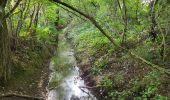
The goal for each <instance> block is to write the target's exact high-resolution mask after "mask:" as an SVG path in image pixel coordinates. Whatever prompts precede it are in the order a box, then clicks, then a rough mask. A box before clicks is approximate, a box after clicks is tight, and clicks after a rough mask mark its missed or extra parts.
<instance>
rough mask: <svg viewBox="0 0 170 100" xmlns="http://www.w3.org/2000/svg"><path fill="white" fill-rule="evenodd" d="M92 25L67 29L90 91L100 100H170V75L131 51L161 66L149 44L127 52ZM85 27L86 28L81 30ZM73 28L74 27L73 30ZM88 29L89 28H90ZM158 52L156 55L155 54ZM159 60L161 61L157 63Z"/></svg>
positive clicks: (68, 37)
mask: <svg viewBox="0 0 170 100" xmlns="http://www.w3.org/2000/svg"><path fill="white" fill-rule="evenodd" d="M87 25H88V24H86V23H85V24H78V26H76V25H73V26H74V27H73V26H72V27H71V25H70V26H69V27H68V28H67V30H66V32H65V33H66V36H67V39H68V41H71V43H72V46H73V48H74V49H75V51H76V53H75V56H76V59H77V61H78V66H79V67H80V69H81V70H82V75H81V76H82V77H83V78H84V80H85V81H86V84H87V88H89V89H91V90H93V91H94V94H96V97H98V99H99V100H111V99H113V100H114V99H127V100H130V99H150V98H152V99H165V100H167V99H168V97H170V90H169V89H170V79H169V76H168V75H166V74H161V73H160V71H158V70H156V69H154V68H152V67H150V65H148V64H147V63H145V62H143V61H141V60H139V59H136V58H135V57H133V56H132V55H131V54H130V52H135V53H136V54H138V55H141V57H145V58H146V57H148V58H146V59H147V60H150V59H152V62H155V63H158V64H159V62H161V61H160V60H159V57H158V56H159V55H157V54H156V52H157V51H156V50H154V51H152V52H150V50H152V46H151V45H155V46H156V45H157V44H153V43H150V42H148V43H147V40H146V41H143V43H145V42H146V44H143V43H140V45H139V46H138V47H137V48H134V49H131V50H129V52H125V51H122V50H119V49H118V48H114V47H113V46H112V45H110V42H108V41H107V39H106V38H105V37H103V36H102V35H100V33H94V34H92V33H93V32H95V31H94V28H91V27H89V26H87ZM81 26H83V27H85V28H81ZM70 27H71V28H70ZM87 28H88V29H87ZM152 53H154V54H152ZM156 61H157V62H156Z"/></svg>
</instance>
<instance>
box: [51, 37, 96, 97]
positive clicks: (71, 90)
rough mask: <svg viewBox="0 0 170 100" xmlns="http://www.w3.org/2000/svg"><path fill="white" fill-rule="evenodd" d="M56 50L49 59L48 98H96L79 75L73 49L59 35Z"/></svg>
mask: <svg viewBox="0 0 170 100" xmlns="http://www.w3.org/2000/svg"><path fill="white" fill-rule="evenodd" d="M61 38H62V40H60V41H59V46H58V52H57V54H56V56H55V57H54V59H53V60H52V61H51V66H50V69H51V70H52V73H51V76H50V82H49V87H51V89H49V94H48V100H97V99H96V98H95V97H94V96H93V95H92V94H91V92H90V91H89V90H88V89H87V88H81V87H86V86H85V83H84V80H83V79H82V78H81V77H80V76H79V72H80V71H79V68H78V66H77V64H76V60H75V58H74V50H73V49H71V48H70V46H69V43H67V42H66V39H65V38H63V37H61Z"/></svg>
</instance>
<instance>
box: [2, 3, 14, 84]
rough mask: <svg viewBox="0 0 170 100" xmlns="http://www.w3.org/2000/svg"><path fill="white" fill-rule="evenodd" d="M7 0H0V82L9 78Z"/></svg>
mask: <svg viewBox="0 0 170 100" xmlns="http://www.w3.org/2000/svg"><path fill="white" fill-rule="evenodd" d="M6 3H7V0H0V82H4V81H7V79H9V78H10V74H11V68H10V38H9V34H8V30H7V23H6V20H5V19H3V17H4V15H5V6H6Z"/></svg>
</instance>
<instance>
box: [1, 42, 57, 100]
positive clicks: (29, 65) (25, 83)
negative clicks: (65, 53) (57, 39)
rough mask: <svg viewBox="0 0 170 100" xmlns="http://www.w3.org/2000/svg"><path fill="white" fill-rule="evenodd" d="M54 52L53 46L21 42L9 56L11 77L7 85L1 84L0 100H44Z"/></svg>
mask: <svg viewBox="0 0 170 100" xmlns="http://www.w3.org/2000/svg"><path fill="white" fill-rule="evenodd" d="M33 41H34V42H33ZM54 50H55V45H47V44H41V43H40V42H37V41H36V40H33V39H31V40H22V42H21V44H20V45H17V50H16V51H15V52H13V55H11V57H12V59H13V71H14V72H13V76H12V77H11V79H10V80H9V81H8V82H7V83H4V82H1V86H0V100H44V99H45V98H46V93H47V91H46V86H47V84H48V75H49V61H50V58H51V55H52V54H53V52H54Z"/></svg>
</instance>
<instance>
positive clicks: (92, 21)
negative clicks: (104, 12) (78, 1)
mask: <svg viewBox="0 0 170 100" xmlns="http://www.w3.org/2000/svg"><path fill="white" fill-rule="evenodd" d="M53 1H54V2H56V3H58V4H61V5H63V6H65V7H67V8H69V9H71V10H73V11H75V12H77V13H78V14H80V15H82V16H84V17H85V18H87V19H88V20H89V21H90V22H91V23H92V24H93V25H94V26H95V27H96V28H97V29H98V30H99V31H100V32H101V33H102V34H103V35H104V36H106V37H107V39H108V40H109V41H110V42H111V43H112V44H113V45H114V46H116V47H119V48H121V49H124V48H123V47H121V46H119V45H117V44H116V43H115V40H114V39H113V37H112V36H111V35H110V34H109V33H107V32H106V31H104V29H103V28H102V27H101V26H100V25H99V23H98V22H97V21H96V20H95V19H94V18H93V17H91V16H90V15H88V14H85V13H83V12H82V11H80V10H78V9H76V8H74V7H73V6H71V5H69V4H67V3H64V2H61V1H59V0H53Z"/></svg>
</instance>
